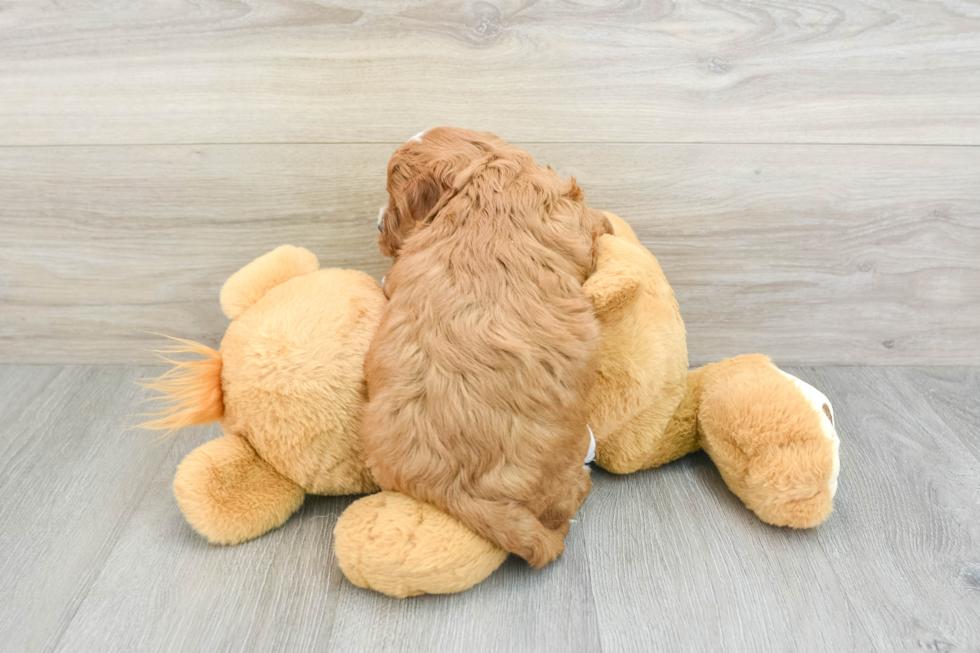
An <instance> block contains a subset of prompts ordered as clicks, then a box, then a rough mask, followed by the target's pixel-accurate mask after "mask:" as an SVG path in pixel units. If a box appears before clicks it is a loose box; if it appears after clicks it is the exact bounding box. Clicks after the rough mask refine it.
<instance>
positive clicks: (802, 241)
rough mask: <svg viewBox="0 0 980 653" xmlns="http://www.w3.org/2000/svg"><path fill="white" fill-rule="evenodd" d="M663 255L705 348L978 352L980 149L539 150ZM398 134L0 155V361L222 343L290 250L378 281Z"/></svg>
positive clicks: (695, 348) (905, 357)
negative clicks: (243, 287) (386, 138)
mask: <svg viewBox="0 0 980 653" xmlns="http://www.w3.org/2000/svg"><path fill="white" fill-rule="evenodd" d="M525 146H526V147H527V148H528V149H529V150H530V151H531V152H533V153H534V154H535V155H536V157H537V158H538V160H539V162H541V163H550V164H552V165H554V166H555V167H556V168H557V169H558V170H559V171H560V172H561V173H562V174H565V175H575V176H576V177H578V179H579V180H580V182H581V184H582V186H583V187H584V188H585V189H586V192H587V195H588V199H589V201H590V203H592V204H593V205H594V206H597V207H601V208H605V209H609V210H612V211H616V212H618V213H619V214H620V215H621V216H623V217H624V218H626V219H627V220H629V221H630V222H631V223H632V224H633V225H634V226H635V227H636V229H637V232H638V234H639V235H640V237H641V239H642V240H643V242H644V243H645V244H646V245H647V246H649V247H650V248H651V250H652V251H653V252H654V253H655V254H656V255H657V256H658V257H659V259H660V261H661V264H662V265H663V267H664V270H665V271H666V273H667V276H668V278H669V279H670V281H671V283H672V284H673V286H674V289H675V291H676V294H677V297H678V300H679V302H680V306H681V311H682V314H683V316H684V318H685V321H686V323H687V326H688V333H689V337H688V344H689V349H690V352H691V360H692V363H700V362H706V361H710V360H715V359H718V358H721V357H724V356H730V355H735V354H739V353H745V352H752V351H761V352H764V353H768V354H770V355H772V356H773V357H774V358H775V359H776V360H777V361H780V362H782V363H794V362H795V363H801V362H808V363H823V364H835V363H838V364H839V363H846V364H853V363H886V364H906V363H958V364H965V363H974V364H975V363H980V349H978V348H977V347H974V346H971V345H972V343H973V342H974V340H975V337H976V333H977V328H978V325H980V260H978V258H977V256H976V253H977V252H978V251H980V184H977V180H978V179H980V148H954V147H891V146H889V147H860V146H814V145H811V146H791V145H785V146H776V145H743V146H728V145H627V144H614V145H560V144H558V145H548V144H525ZM392 149H393V146H391V145H379V144H376V145H336V146H324V145H283V146H272V145H255V146H241V145H240V146H165V147H163V146H161V147H72V148H0V361H6V362H43V363H57V362H79V363H81V362H88V363H112V362H116V363H147V362H150V361H151V360H152V357H151V356H150V355H149V354H148V353H146V352H141V351H139V350H141V349H149V348H152V347H154V346H156V345H159V344H160V340H159V339H158V338H156V337H155V336H153V335H151V333H153V332H163V333H167V334H172V335H178V336H183V337H189V338H194V339H197V340H200V341H203V342H205V343H207V344H210V345H216V344H217V342H218V341H219V340H220V338H221V335H222V334H223V332H224V330H225V328H226V325H227V321H226V320H225V319H224V317H223V316H222V315H221V312H220V310H219V307H218V301H217V300H218V290H219V288H220V286H221V284H222V283H223V282H224V280H225V279H227V277H228V276H229V275H231V274H232V273H233V272H234V271H235V270H236V269H238V268H239V267H240V266H242V265H244V264H245V263H247V262H248V261H250V260H251V259H252V258H254V257H256V256H258V255H260V254H262V253H265V252H266V251H269V250H270V249H272V248H274V247H276V246H278V245H280V244H283V243H292V244H294V245H303V246H306V247H309V248H310V249H311V250H313V251H314V252H315V253H316V254H317V255H318V256H319V257H320V260H321V262H322V263H323V265H325V266H336V267H355V268H360V269H363V270H366V271H367V272H369V273H371V274H373V275H374V276H375V277H377V278H380V277H381V275H382V274H383V273H384V270H385V268H386V259H384V258H383V257H381V256H380V254H379V253H378V251H377V245H376V236H377V231H376V229H375V219H376V215H377V207H378V206H379V205H380V204H381V203H382V202H383V201H384V198H385V194H384V174H385V165H386V161H387V159H388V157H389V155H390V153H391V151H392Z"/></svg>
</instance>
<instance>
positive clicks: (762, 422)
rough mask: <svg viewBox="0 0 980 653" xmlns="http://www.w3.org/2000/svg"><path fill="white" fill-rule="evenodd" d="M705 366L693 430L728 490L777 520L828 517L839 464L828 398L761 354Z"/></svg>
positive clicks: (803, 523)
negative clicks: (784, 371) (783, 370)
mask: <svg viewBox="0 0 980 653" xmlns="http://www.w3.org/2000/svg"><path fill="white" fill-rule="evenodd" d="M702 370H703V372H702V373H703V375H704V376H703V379H704V381H703V391H702V395H701V405H700V407H699V410H698V416H697V419H698V434H699V437H700V439H701V444H702V446H703V447H704V450H705V451H706V452H708V455H710V456H711V459H712V460H713V461H714V463H715V465H717V466H718V470H719V471H720V472H721V475H722V478H724V480H725V482H726V483H727V484H728V487H729V488H730V489H731V490H732V492H734V493H735V494H736V495H737V496H738V497H739V498H740V499H741V500H742V501H743V502H744V503H745V505H746V506H747V507H748V508H749V509H750V510H752V511H753V512H755V513H756V514H757V515H758V516H759V517H760V518H761V519H762V520H763V521H765V522H768V523H770V524H774V525H776V526H791V527H793V528H810V527H813V526H816V525H817V524H819V523H821V522H822V521H823V520H824V519H826V518H827V516H828V515H829V514H830V512H831V510H832V509H833V498H834V494H835V493H836V491H837V473H838V471H839V469H840V463H839V460H838V446H839V441H838V439H837V433H836V431H835V429H834V424H833V411H832V409H831V407H830V402H829V401H827V398H826V397H824V396H823V394H821V393H820V392H818V391H817V390H816V389H815V388H813V387H812V386H809V385H807V384H805V383H803V382H802V381H800V380H799V379H796V378H795V377H792V376H790V375H788V374H785V373H783V372H782V371H780V370H779V369H777V368H776V367H775V366H774V365H772V363H771V362H770V361H769V359H768V358H766V357H764V356H739V357H737V358H733V359H728V360H726V361H722V362H721V363H716V364H714V365H708V366H706V367H705V368H702Z"/></svg>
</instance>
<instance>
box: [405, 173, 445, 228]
mask: <svg viewBox="0 0 980 653" xmlns="http://www.w3.org/2000/svg"><path fill="white" fill-rule="evenodd" d="M442 193H443V188H442V184H440V183H439V180H437V179H436V177H435V175H433V174H432V173H431V172H424V173H422V174H420V175H418V176H417V177H415V178H414V179H412V180H411V181H410V182H409V183H408V186H407V187H406V188H405V202H406V205H407V209H408V212H409V215H411V220H412V221H413V222H418V221H420V220H428V219H429V218H431V215H430V214H431V213H432V210H433V209H434V208H435V206H436V203H437V202H438V201H439V198H440V197H441V196H442Z"/></svg>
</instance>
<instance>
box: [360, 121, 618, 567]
mask: <svg viewBox="0 0 980 653" xmlns="http://www.w3.org/2000/svg"><path fill="white" fill-rule="evenodd" d="M388 194H389V202H388V205H387V207H385V208H384V209H382V214H381V216H380V218H379V226H380V228H381V236H380V237H379V244H380V247H381V251H382V252H383V253H384V254H385V255H387V256H390V257H392V258H393V259H394V263H393V265H392V268H391V271H390V272H389V273H388V275H387V278H386V282H385V294H387V295H388V297H389V299H390V301H389V303H388V306H387V309H386V312H385V314H384V316H383V318H382V321H381V325H380V327H379V330H378V332H377V335H376V336H375V339H374V341H373V343H372V345H371V348H370V350H369V352H368V354H367V357H366V360H365V375H366V377H367V384H368V396H369V403H368V405H367V408H366V412H365V416H364V421H363V424H362V427H361V435H362V438H363V442H364V448H365V453H366V457H367V464H368V466H369V467H370V469H371V471H372V473H373V474H374V478H375V479H376V480H377V482H378V484H379V485H380V486H381V487H382V488H384V489H386V490H397V491H399V492H403V493H405V494H408V495H410V496H413V497H415V498H417V499H420V500H422V501H426V502H428V503H431V504H433V505H435V506H437V507H439V508H441V509H443V510H445V511H446V512H448V513H449V514H451V515H453V516H455V517H456V518H457V519H459V520H460V521H461V522H463V523H464V524H466V525H467V526H468V527H469V528H470V529H472V530H473V531H475V532H476V533H477V534H479V535H481V536H483V537H485V538H486V539H488V540H490V541H492V542H494V543H496V544H498V545H499V546H500V547H501V548H503V549H505V550H507V551H510V552H512V553H516V554H517V555H519V556H521V557H523V558H525V559H526V560H527V561H528V562H530V563H531V564H532V565H534V566H536V567H540V566H543V565H546V564H547V563H549V562H551V561H552V560H554V559H555V558H556V557H558V556H559V555H561V553H562V551H563V550H564V538H565V535H566V534H567V533H568V525H569V519H570V518H571V517H572V516H573V515H574V514H575V512H576V511H577V510H578V507H579V505H580V504H581V503H582V501H583V500H584V499H585V497H586V495H588V492H589V489H590V488H591V485H592V482H591V480H590V478H589V472H588V469H587V468H584V467H583V465H582V461H583V459H584V458H585V456H586V452H587V451H588V449H589V432H588V429H587V427H586V416H587V410H588V396H589V391H590V389H591V387H592V383H593V378H594V375H595V355H596V350H597V345H598V337H599V327H598V323H597V322H596V319H595V317H594V315H593V310H592V305H591V304H590V302H589V299H588V298H587V297H586V295H585V294H584V292H583V291H582V283H583V282H584V281H585V279H586V278H587V277H588V275H589V274H590V272H591V270H592V268H593V265H594V256H595V241H596V239H597V238H598V236H599V235H601V234H603V233H610V232H611V231H612V227H611V225H610V224H609V221H608V219H606V217H605V216H604V215H603V214H602V213H599V212H598V211H592V210H590V209H589V208H588V207H586V205H585V203H584V201H583V197H584V195H583V193H582V191H581V189H579V187H578V186H577V185H576V183H575V180H574V179H573V180H572V181H571V182H566V181H563V180H562V179H560V178H559V177H558V176H557V175H556V174H555V173H554V172H552V171H551V169H550V168H549V169H547V170H543V169H541V168H539V167H538V166H537V165H535V163H534V159H533V158H532V157H531V156H530V155H529V154H527V153H526V152H524V151H522V150H520V149H519V148H516V147H513V146H511V145H508V144H507V143H505V142H504V141H502V140H500V139H499V138H497V137H495V136H493V135H492V134H488V133H477V132H471V131H467V130H463V129H455V128H438V129H434V130H431V131H428V132H425V133H424V134H422V135H419V136H416V137H415V138H413V139H412V140H410V141H409V142H407V143H405V144H404V145H402V146H401V147H400V148H398V150H396V151H395V154H394V155H393V156H392V158H391V161H390V163H389V164H388Z"/></svg>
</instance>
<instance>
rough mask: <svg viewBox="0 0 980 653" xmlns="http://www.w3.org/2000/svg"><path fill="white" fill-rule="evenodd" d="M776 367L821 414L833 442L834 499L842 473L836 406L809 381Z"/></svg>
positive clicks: (831, 486)
mask: <svg viewBox="0 0 980 653" xmlns="http://www.w3.org/2000/svg"><path fill="white" fill-rule="evenodd" d="M774 367H775V366H774ZM776 369H777V370H778V371H779V373H780V374H782V375H783V376H785V377H786V378H787V379H789V380H790V381H792V382H793V385H795V386H796V389H797V390H799V391H800V392H801V393H803V396H804V397H805V398H806V400H807V402H808V403H809V404H810V405H811V406H813V408H814V409H815V410H816V411H817V412H818V413H819V414H820V426H821V427H822V428H823V434H824V436H826V437H827V439H829V440H830V441H831V442H832V443H833V447H834V469H833V471H832V472H831V473H830V483H829V485H830V498H831V499H833V498H834V495H835V494H837V475H838V474H839V473H840V455H839V453H838V451H839V450H840V438H838V437H837V429H836V428H835V427H834V407H833V405H831V403H830V400H829V399H827V396H826V395H825V394H824V393H822V392H820V391H819V390H817V389H816V388H814V387H813V386H812V385H810V384H809V383H804V382H803V381H800V380H799V379H798V378H796V377H795V376H793V375H792V374H787V373H786V372H784V371H782V370H780V369H779V368H778V367H777V368H776Z"/></svg>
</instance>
